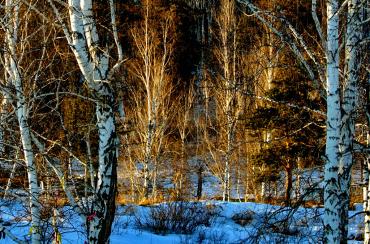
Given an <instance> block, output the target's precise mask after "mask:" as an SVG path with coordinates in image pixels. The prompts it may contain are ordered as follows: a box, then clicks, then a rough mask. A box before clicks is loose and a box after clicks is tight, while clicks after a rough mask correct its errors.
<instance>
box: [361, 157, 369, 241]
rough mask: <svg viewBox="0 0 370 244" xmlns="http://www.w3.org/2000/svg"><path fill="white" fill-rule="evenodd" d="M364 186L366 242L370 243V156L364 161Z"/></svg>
mask: <svg viewBox="0 0 370 244" xmlns="http://www.w3.org/2000/svg"><path fill="white" fill-rule="evenodd" d="M364 164H365V165H364V186H363V210H364V212H365V219H364V220H365V222H364V244H369V243H370V181H369V173H370V157H369V156H367V157H366V159H365V161H364Z"/></svg>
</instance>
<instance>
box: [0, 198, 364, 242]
mask: <svg viewBox="0 0 370 244" xmlns="http://www.w3.org/2000/svg"><path fill="white" fill-rule="evenodd" d="M163 204H166V203H163ZM163 204H162V206H167V205H163ZM158 206H159V205H154V206H137V205H127V206H120V207H118V210H117V216H116V219H115V223H114V226H113V233H112V236H111V243H116V244H121V243H122V244H124V243H127V244H129V243H130V244H136V243H137V244H139V243H140V244H151V243H164V244H167V243H168V244H173V243H199V242H200V241H203V242H202V243H280V242H282V241H284V242H286V243H320V242H321V236H322V216H323V209H322V208H302V207H300V208H297V209H294V211H292V209H290V208H284V207H281V206H274V205H269V204H261V203H253V202H245V203H239V202H238V203H237V202H232V203H226V202H220V201H205V202H202V203H200V206H203V207H206V208H211V207H213V208H214V209H216V210H215V211H214V212H216V213H217V214H216V215H215V217H214V218H213V221H211V224H210V225H209V226H204V225H202V226H199V227H198V228H197V229H196V230H195V231H194V232H193V233H191V234H188V235H185V234H178V233H166V234H162V235H160V234H154V233H152V232H150V230H148V229H145V228H139V227H138V225H137V218H145V216H148V214H149V213H150V211H151V209H153V208H155V207H158ZM0 209H1V218H2V220H3V221H8V222H10V223H11V224H12V226H11V227H8V228H10V230H11V232H12V233H14V234H15V235H16V236H17V237H19V238H21V239H24V238H29V237H28V232H29V228H30V227H29V222H28V221H29V219H28V218H27V217H26V216H27V214H26V212H27V209H26V207H25V206H23V204H22V203H16V204H14V203H13V204H5V202H2V206H1V207H0ZM247 211H248V213H252V216H253V217H252V220H251V222H247V223H246V224H245V225H244V226H242V225H239V224H237V223H236V222H234V220H233V219H232V217H233V216H234V215H235V214H237V213H245V212H247ZM360 211H362V205H361V204H356V205H355V210H354V211H351V212H350V216H353V215H354V214H355V213H357V212H360ZM59 212H60V213H61V214H60V215H61V217H59V218H58V222H59V224H60V227H58V230H59V231H60V232H61V233H62V242H63V243H73V244H83V243H84V242H85V236H84V234H83V224H82V223H81V220H80V218H79V217H78V216H77V215H76V214H75V213H73V211H72V210H71V209H70V208H69V207H64V208H63V209H60V210H59ZM287 216H290V218H289V221H288V223H289V225H288V226H289V231H290V232H291V233H292V234H283V233H281V231H279V228H280V229H281V227H282V226H283V220H284V219H285V218H286V217H287ZM141 220H142V219H141ZM49 221H50V222H51V218H50V219H49ZM362 222H363V216H362V215H361V214H359V215H356V216H355V217H353V218H351V219H350V223H349V237H350V239H354V238H355V237H357V236H359V235H360V234H361V231H360V228H362ZM279 232H280V233H279ZM45 233H46V237H47V238H48V240H51V238H52V233H53V228H52V227H51V226H49V227H48V228H47V231H46V232H45ZM0 243H13V242H12V241H11V240H10V239H9V238H8V237H7V238H6V239H4V240H0ZM349 243H361V242H356V241H353V240H351V241H349Z"/></svg>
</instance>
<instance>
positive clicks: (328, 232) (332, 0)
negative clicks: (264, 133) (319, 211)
mask: <svg viewBox="0 0 370 244" xmlns="http://www.w3.org/2000/svg"><path fill="white" fill-rule="evenodd" d="M337 11H338V1H337V0H328V1H327V39H328V40H327V50H326V58H327V71H326V78H327V80H326V87H327V90H326V92H327V122H326V148H325V155H326V164H325V189H324V205H325V213H324V232H325V240H324V241H325V242H326V243H339V242H340V231H339V223H340V216H339V208H340V206H341V205H340V202H339V201H340V200H339V195H338V194H339V185H338V166H339V165H338V162H339V140H340V121H341V111H340V90H339V89H340V88H339V16H338V14H337Z"/></svg>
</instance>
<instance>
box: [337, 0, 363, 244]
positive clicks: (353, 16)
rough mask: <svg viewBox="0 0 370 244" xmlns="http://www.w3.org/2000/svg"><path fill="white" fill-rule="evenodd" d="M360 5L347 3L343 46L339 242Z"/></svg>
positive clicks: (355, 0)
mask: <svg viewBox="0 0 370 244" xmlns="http://www.w3.org/2000/svg"><path fill="white" fill-rule="evenodd" d="M359 5H360V1H359V0H350V1H349V2H348V16H347V31H346V43H345V58H346V64H347V67H346V70H345V84H344V87H343V89H344V92H343V102H342V124H341V137H340V146H339V151H340V155H341V157H340V162H339V170H338V180H339V187H340V204H341V207H340V208H339V209H340V213H339V214H340V220H341V222H340V224H339V226H340V232H341V233H340V235H341V242H342V243H344V242H346V241H347V235H348V207H349V202H350V187H351V171H352V170H351V169H352V164H353V155H352V153H353V152H352V148H353V137H354V135H355V116H356V109H357V98H358V88H357V87H358V85H357V83H358V75H359V65H360V59H359V57H360V53H359V51H360V49H359V42H360V40H361V19H360V14H359V10H360V8H359V7H360V6H359Z"/></svg>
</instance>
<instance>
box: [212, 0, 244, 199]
mask: <svg viewBox="0 0 370 244" xmlns="http://www.w3.org/2000/svg"><path fill="white" fill-rule="evenodd" d="M216 22H217V27H218V28H217V33H218V35H217V37H216V38H217V39H218V40H219V45H218V47H216V50H215V55H216V58H217V60H218V62H219V66H220V71H221V74H220V77H219V80H220V81H219V82H218V84H217V85H218V86H217V87H218V88H217V90H216V91H215V94H216V97H217V98H216V100H217V101H216V103H217V106H218V108H219V109H218V112H219V115H218V119H219V120H221V121H222V122H221V123H222V124H224V126H222V127H221V133H222V134H223V136H222V140H225V148H223V149H221V150H223V152H224V155H223V159H222V160H223V161H224V173H223V177H222V184H223V200H224V201H229V200H230V190H231V189H230V184H231V183H230V174H231V166H230V164H231V158H232V154H233V150H234V142H235V131H236V125H237V119H238V116H239V113H240V112H241V108H240V107H239V106H238V105H239V102H238V101H237V99H238V90H239V89H240V82H239V81H238V76H237V62H238V61H237V44H238V43H237V16H236V11H235V2H234V0H223V1H221V5H220V12H219V15H218V16H217V18H216Z"/></svg>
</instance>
